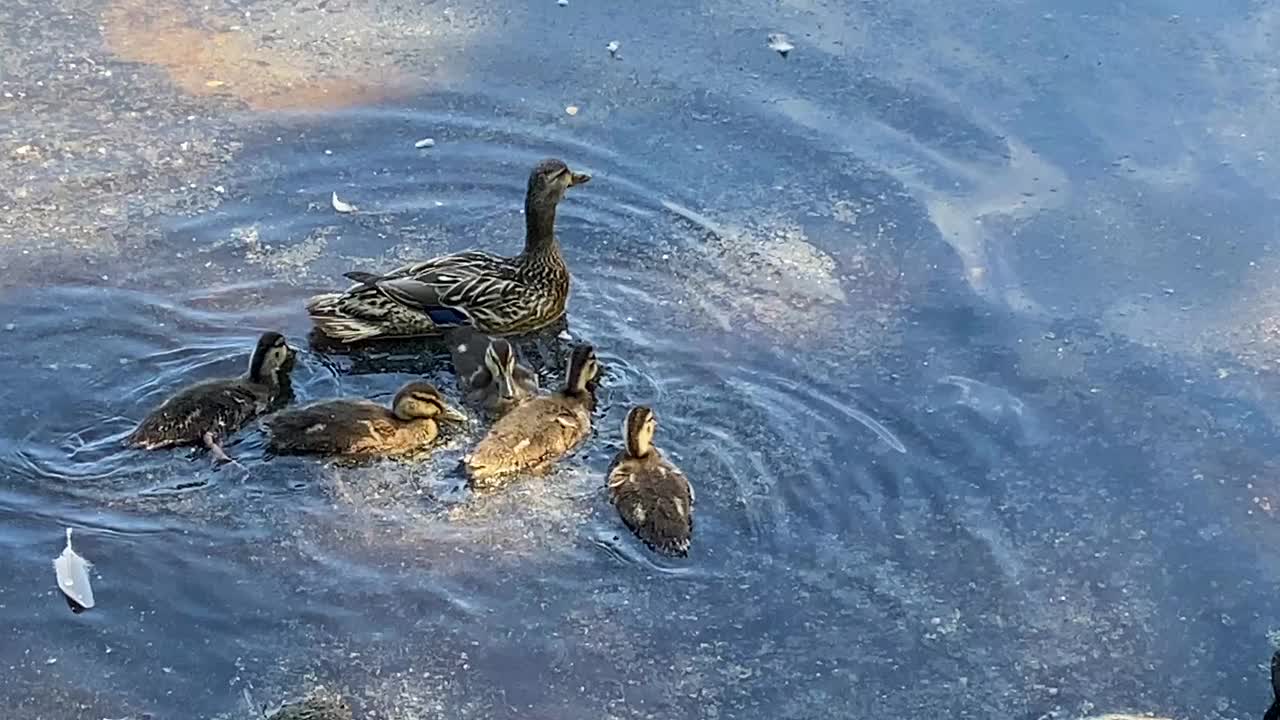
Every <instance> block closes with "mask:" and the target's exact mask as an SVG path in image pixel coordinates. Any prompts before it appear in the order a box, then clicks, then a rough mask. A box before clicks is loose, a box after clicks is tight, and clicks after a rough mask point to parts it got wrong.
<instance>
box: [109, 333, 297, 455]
mask: <svg viewBox="0 0 1280 720" xmlns="http://www.w3.org/2000/svg"><path fill="white" fill-rule="evenodd" d="M294 356H295V353H294V351H293V349H292V348H290V347H289V345H288V343H286V342H285V339H284V336H283V335H281V334H280V333H277V332H266V333H263V334H262V337H260V338H258V345H257V347H256V348H254V351H253V356H252V357H251V358H250V360H249V372H248V374H246V375H244V376H242V377H238V378H225V379H219V380H206V381H204V382H200V383H196V384H195V385H191V386H189V387H187V388H185V389H183V390H181V391H180V392H178V394H176V395H174V396H173V397H171V398H169V399H168V400H165V401H164V403H162V404H161V405H160V407H158V408H156V409H155V410H153V411H151V414H150V415H148V416H147V417H146V418H145V419H144V420H143V421H142V422H141V423H139V424H138V427H137V428H136V429H135V430H134V431H133V432H132V433H130V434H129V436H128V437H127V438H125V444H127V445H129V446H130V447H137V448H144V449H147V450H155V449H158V448H167V447H174V446H177V445H201V444H203V445H204V446H205V447H207V448H209V451H210V452H212V453H213V455H214V457H215V458H217V459H218V460H222V461H224V462H235V461H234V460H232V459H231V457H230V456H228V455H227V453H226V452H225V451H224V450H223V449H222V441H223V440H224V439H225V438H226V437H227V436H228V435H231V434H233V433H235V432H236V431H238V430H239V429H240V428H242V427H244V426H245V424H247V423H248V422H249V421H250V420H252V419H253V418H255V417H257V416H258V415H261V414H262V413H264V412H267V411H268V410H271V409H273V408H274V407H275V406H276V405H277V404H279V403H280V402H281V401H283V400H287V399H288V397H289V393H290V387H289V373H290V371H292V370H293V363H294Z"/></svg>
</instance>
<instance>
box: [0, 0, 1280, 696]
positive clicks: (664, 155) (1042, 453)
mask: <svg viewBox="0 0 1280 720" xmlns="http://www.w3.org/2000/svg"><path fill="white" fill-rule="evenodd" d="M937 5H938V4H937V3H926V2H917V1H915V0H911V1H908V2H899V3H894V4H890V5H881V6H877V5H874V4H868V3H847V4H838V3H822V2H806V1H801V0H795V1H791V0H788V1H787V2H783V3H760V2H750V1H749V2H746V3H742V2H736V3H721V2H715V1H712V2H707V3H700V4H695V5H689V4H687V3H658V4H657V5H654V4H648V5H645V6H644V7H643V8H641V7H639V6H637V7H635V8H624V7H614V6H612V5H609V4H602V3H589V2H585V0H571V2H570V4H569V5H568V6H566V7H558V6H557V5H556V3H555V2H554V1H553V0H547V1H546V2H541V1H540V2H537V3H532V4H529V5H528V6H527V7H518V8H517V7H514V6H513V7H511V8H507V7H496V6H494V7H490V6H483V5H481V4H473V3H463V4H459V5H452V4H447V3H438V2H437V3H420V4H395V3H392V4H387V3H374V2H364V0H350V1H349V2H346V1H344V2H337V0H334V1H333V2H327V1H326V0H321V2H310V1H307V2H302V3H298V4H288V3H280V2H278V0H256V1H249V2H232V1H226V2H217V3H213V4H210V5H205V4H195V3H192V4H179V3H172V2H170V3H159V4H157V3H141V2H136V0H65V1H64V2H59V3H56V4H54V5H52V6H49V5H47V4H45V3H34V2H23V1H21V0H20V1H19V2H17V3H10V4H8V5H6V6H5V8H4V9H2V10H0V38H3V40H4V42H5V44H6V52H5V53H3V54H2V55H3V56H2V57H0V93H2V95H0V154H3V156H4V157H5V158H6V161H5V163H4V167H2V168H0V247H2V248H3V250H2V252H0V269H3V270H4V273H3V277H0V325H2V326H3V329H2V330H0V338H3V339H4V340H5V347H6V348H7V351H6V352H4V353H3V354H0V379H3V381H4V382H0V407H4V408H6V409H7V412H6V413H4V414H3V415H0V553H2V554H3V556H4V557H5V558H7V561H6V563H5V565H4V568H5V570H6V572H5V573H4V579H3V581H0V625H2V626H5V627H8V628H10V629H9V630H7V631H6V634H5V637H6V641H5V642H2V643H0V667H2V668H4V669H5V677H6V680H5V682H4V683H2V684H0V703H3V704H4V705H6V706H8V707H9V708H11V711H10V715H11V716H13V717H21V718H49V719H53V718H95V719H97V718H120V717H129V718H134V717H156V718H170V717H175V718H176V717H248V716H249V711H248V708H246V707H245V703H244V699H243V696H244V692H245V690H248V691H249V693H250V695H251V696H252V697H253V698H254V700H255V702H258V703H261V704H274V703H275V702H278V701H279V700H280V699H282V698H284V697H286V696H291V695H297V694H300V693H302V692H305V691H306V690H307V689H309V688H311V687H314V686H317V685H323V686H325V687H328V688H330V689H333V690H336V691H338V692H341V693H343V694H345V695H346V696H347V697H349V698H350V699H351V700H352V704H353V705H354V706H355V708H356V710H357V717H366V718H387V719H399V718H406V719H407V718H517V717H518V718H557V719H558V720H573V719H577V718H582V719H584V720H585V719H587V718H591V719H593V720H595V719H598V718H645V717H663V718H677V717H679V718H686V717H687V718H797V719H799V718H813V717H839V718H846V717H847V718H871V717H886V718H917V717H933V716H942V715H946V716H949V717H971V718H993V717H1010V718H1026V719H1027V720H1035V719H1037V718H1046V717H1048V718H1059V717H1060V718H1068V717H1070V718H1074V717H1081V716H1087V715H1100V714H1103V713H1105V712H1133V713H1148V712H1149V713H1154V714H1157V715H1159V716H1168V717H1195V718H1223V719H1225V718H1246V717H1258V716H1260V715H1261V712H1262V710H1263V709H1264V708H1265V707H1266V705H1267V704H1268V703H1269V701H1270V697H1269V690H1268V684H1267V680H1266V675H1265V671H1264V667H1263V666H1264V664H1265V662H1266V660H1267V658H1268V656H1269V655H1270V652H1271V645H1270V640H1269V634H1270V633H1272V632H1274V631H1275V630H1276V629H1277V627H1276V623H1275V622H1274V621H1273V620H1272V617H1273V613H1274V607H1273V605H1274V598H1275V597H1276V590H1277V583H1278V582H1280V563H1278V562H1277V561H1276V559H1275V554H1274V553H1273V552H1272V548H1274V547H1275V545H1276V542H1277V540H1278V539H1280V537H1278V533H1277V526H1276V517H1275V512H1276V505H1277V502H1280V501H1277V499H1276V496H1277V492H1278V489H1277V487H1276V469H1277V463H1276V460H1275V457H1276V451H1277V449H1278V448H1280V432H1278V430H1277V427H1276V420H1277V417H1278V414H1280V403H1277V401H1276V399H1275V398H1276V394H1275V392H1274V390H1275V389H1276V387H1277V382H1276V380H1275V370H1276V365H1275V361H1274V357H1275V355H1276V350H1277V348H1278V347H1280V340H1278V338H1280V332H1278V331H1277V328H1278V327H1280V324H1277V322H1276V321H1275V320H1274V318H1275V316H1276V314H1277V310H1280V293H1278V292H1277V291H1276V287H1277V280H1278V279H1280V263H1278V262H1277V261H1278V260H1280V256H1278V255H1277V253H1276V250H1275V248H1274V242H1273V241H1274V238H1273V235H1274V232H1275V228H1276V226H1277V225H1276V220H1275V218H1276V217H1277V203H1276V199H1275V193H1274V190H1273V188H1274V187H1275V185H1276V181H1277V180H1280V164H1277V160H1278V159H1280V158H1278V157H1277V156H1276V154H1275V153H1274V150H1273V148H1274V146H1275V141H1276V140H1277V136H1276V129H1275V128H1276V125H1275V123H1274V122H1273V120H1274V108H1275V107H1276V102H1277V97H1278V96H1277V92H1280V85H1277V81H1276V73H1275V67H1274V64H1275V57H1276V54H1275V49H1276V48H1275V40H1274V35H1273V33H1272V31H1273V30H1274V29H1275V28H1276V26H1277V24H1278V23H1280V6H1278V5H1276V4H1275V3H1272V2H1250V3H1244V2H1230V3H1219V4H1216V5H1213V6H1212V7H1210V6H1209V5H1204V4H1200V3H1187V2H1175V1H1174V0H1167V1H1165V2H1149V3H1143V4H1139V5H1136V6H1134V5H1121V6H1116V5H1114V4H1113V3H1084V4H1078V5H1077V6H1073V7H1072V8H1071V9H1069V10H1063V9H1061V8H1058V7H1049V6H1047V5H1043V6H1037V5H1035V4H1022V5H1015V6H1010V5H1009V4H1008V3H996V2H983V1H982V0H976V1H972V2H965V3H959V4H952V5H949V6H946V7H938V6H937ZM778 31H782V32H786V33H788V34H789V35H790V36H791V38H792V41H793V42H794V43H795V45H796V46H797V47H796V49H795V50H793V51H792V52H791V53H790V54H789V56H788V57H787V58H785V59H784V58H782V57H780V56H779V55H778V54H776V53H774V52H772V51H771V50H769V49H768V48H767V47H766V46H765V38H766V36H767V35H768V33H770V32H778ZM613 40H616V41H618V42H619V43H620V50H619V52H618V57H617V58H612V57H611V56H610V54H609V52H608V51H606V49H605V45H606V44H607V43H609V42H610V41H613ZM570 105H573V106H576V107H578V108H579V110H578V112H577V114H574V115H570V114H568V113H566V112H565V108H566V107H567V106H570ZM424 137H432V138H434V139H435V140H436V144H435V146H434V147H432V148H430V149H426V150H420V149H415V148H414V142H415V141H416V140H418V139H420V138H424ZM544 156H556V157H561V158H563V159H565V160H566V161H567V162H568V163H569V164H570V165H571V166H573V167H574V168H575V169H582V170H585V171H588V172H590V173H592V174H593V175H594V179H593V181H592V182H591V184H590V185H588V186H586V187H583V188H580V189H574V190H573V191H571V193H570V196H569V198H568V199H567V200H566V201H565V203H564V204H563V205H562V207H561V210H560V214H559V218H560V221H559V235H560V238H561V242H562V244H563V246H564V252H565V255H566V257H567V260H568V262H569V264H570V267H571V269H572V271H573V273H574V283H575V284H574V290H573V296H572V299H571V302H570V310H569V328H570V331H571V332H572V334H573V335H574V336H576V337H579V338H583V339H587V340H590V341H591V342H593V343H595V344H596V346H597V347H598V348H599V351H600V353H601V356H602V358H603V360H604V361H605V362H606V364H607V367H608V372H607V376H606V378H605V381H604V386H603V391H602V399H603V402H602V404H601V408H600V410H599V412H598V413H597V416H596V428H597V430H596V434H595V437H594V438H593V439H592V440H591V442H590V443H589V444H588V445H587V446H586V447H585V448H584V449H583V450H582V451H581V452H580V453H578V454H577V455H576V456H575V457H573V459H572V460H571V461H569V462H567V463H565V465H564V467H563V468H561V469H560V470H559V471H557V472H556V473H555V474H554V475H552V476H551V477H549V478H546V479H539V480H530V481H527V482H522V483H519V484H517V485H516V486H514V487H512V488H511V489H510V490H509V491H506V492H502V493H498V494H495V495H491V496H485V497H473V496H471V495H470V494H469V493H467V492H466V491H465V490H462V489H460V488H459V485H458V480H457V478H456V476H455V474H454V472H453V466H454V464H455V463H456V461H457V459H458V457H459V456H460V455H461V454H462V453H463V452H464V451H465V449H466V447H467V446H468V443H469V442H470V441H471V438H468V437H465V436H460V437H454V438H451V439H450V440H449V441H448V442H446V444H445V445H444V446H443V447H442V448H441V449H440V450H439V451H438V452H437V453H436V454H435V455H434V456H433V457H431V458H429V459H426V460H423V461H420V462H415V463H394V462H384V463H374V464H368V465H360V466H345V465H339V464H333V463H324V462H317V461H314V460H308V459H300V458H274V459H267V458H265V457H264V447H263V443H262V437H261V434H260V432H259V431H258V430H256V429H251V430H249V431H247V432H245V433H243V434H241V435H240V436H238V437H237V439H236V441H235V442H234V443H232V445H231V446H230V447H229V451H230V452H232V453H233V454H234V455H236V456H237V458H238V459H239V460H240V461H241V462H242V463H243V464H244V465H245V466H246V467H247V472H243V473H242V472H240V471H238V470H236V469H235V468H231V467H224V468H221V469H214V468H213V467H212V466H211V464H210V462H209V459H208V457H207V456H206V455H204V454H201V453H192V452H187V451H178V452H172V453H151V454H138V453H134V452H128V451H124V450H122V449H121V448H120V446H119V439H120V438H121V437H122V436H123V435H124V434H125V433H126V432H127V431H128V430H129V429H130V428H131V427H132V424H133V423H134V422H136V421H137V420H138V419H139V418H140V417H141V416H142V415H143V414H144V413H145V412H146V411H147V410H148V409H149V408H150V407H152V406H153V405H154V404H155V403H157V402H159V400H160V399H161V398H163V397H164V396H165V395H166V394H168V393H170V392H172V391H173V390H174V389H176V388H178V387H180V386H181V385H183V384H185V383H187V382H190V381H192V380H195V379H199V378H204V377H211V376H218V375H229V374H233V373H238V372H240V371H241V370H242V368H243V367H244V365H245V363H247V357H248V351H249V349H250V348H251V346H252V343H253V341H254V339H255V338H256V336H257V334H258V333H259V332H260V331H262V330H264V329H279V330H281V331H283V332H285V333H286V334H287V335H288V336H289V338H290V339H291V341H292V342H294V344H295V345H298V346H299V347H300V348H301V349H302V350H303V352H302V353H301V356H300V359H299V367H298V370H297V371H296V372H295V376H294V377H295V390H296V392H297V395H298V398H299V400H301V401H307V400H313V399H318V398H323V397H329V396H333V395H338V394H344V395H361V396H367V397H376V398H388V397H389V396H390V394H391V393H393V392H394V391H395V389H396V388H397V387H399V386H400V385H401V384H402V383H403V382H404V381H405V380H406V379H407V378H409V377H413V376H416V375H417V374H419V373H421V374H425V375H427V376H428V377H430V378H433V379H434V380H435V381H436V382H438V383H439V384H440V385H441V386H442V387H445V388H446V389H447V390H448V391H449V392H453V384H452V382H453V381H452V378H451V376H450V375H449V374H448V373H447V371H446V370H445V366H444V365H443V363H442V359H441V357H439V356H437V355H433V354H432V353H431V352H430V351H429V349H428V350H422V349H420V348H419V349H410V350H408V351H405V350H403V349H400V350H397V353H399V355H398V356H397V357H391V358H387V357H382V356H379V357H375V358H373V359H369V358H363V359H362V358H360V357H352V356H329V355H325V354H323V353H319V352H316V351H314V350H313V349H311V348H310V347H309V345H308V342H307V334H308V331H309V324H308V322H307V319H306V317H305V314H304V313H303V311H302V303H303V301H304V300H305V298H306V297H307V296H309V295H310V294H313V293H314V292H317V291H321V290H326V289H330V288H333V287H341V286H342V285H343V284H344V283H345V281H342V280H341V274H342V273H343V272H345V271H347V270H352V269H364V270H376V269H379V268H386V267H390V266H392V265H394V264H397V263H398V262H400V261H403V260H407V259H413V258H425V257H430V256H432V255H435V254H438V253H440V252H445V251H450V250H458V249H464V248H468V247H483V248H486V249H493V250H498V251H514V250H515V249H516V248H518V247H519V243H520V239H521V230H522V227H523V225H522V221H521V218H520V214H519V211H520V207H521V194H522V192H523V187H524V182H525V177H526V174H527V172H528V169H529V168H530V167H531V166H532V165H533V163H534V162H536V161H537V160H538V159H540V158H542V157H544ZM335 191H336V192H337V193H338V194H339V195H340V196H341V197H342V198H343V199H345V200H348V201H349V202H352V203H354V204H356V205H357V206H359V208H360V212H358V213H356V214H353V215H339V214H336V213H334V212H333V210H332V209H331V208H330V206H329V195H330V193H332V192H335ZM387 369H391V370H393V371H392V372H380V370H387ZM552 371H553V372H554V369H552ZM640 402H643V403H649V404H652V405H653V406H654V407H655V408H656V410H657V412H658V415H659V418H660V423H661V425H660V430H659V436H658V442H659V444H660V445H661V446H662V447H663V448H664V449H666V450H667V451H668V453H669V454H670V455H671V456H673V457H674V458H676V459H677V461H678V462H679V463H680V464H681V466H682V467H683V468H684V469H685V471H686V472H687V474H688V475H689V476H690V478H691V479H692V480H693V482H694V484H695V485H696V488H697V497H698V506H697V528H696V533H695V539H694V548H693V552H692V553H691V555H690V557H689V558H688V559H685V560H679V561H673V560H665V559H660V558H657V557H656V556H654V555H652V554H650V553H649V552H648V551H646V550H645V549H644V548H643V547H641V546H639V545H638V544H637V543H636V542H635V541H633V539H632V538H631V536H630V535H629V534H628V533H626V532H625V529H624V528H623V527H622V526H621V524H620V522H619V521H618V520H617V518H616V516H615V515H614V513H613V511H612V509H611V508H610V507H609V506H608V504H607V501H606V498H605V495H604V493H603V477H602V475H603V471H604V469H605V467H606V465H607V463H608V460H609V458H610V457H611V456H612V454H613V453H614V452H615V451H616V449H617V447H618V445H619V442H620V438H619V426H620V424H621V422H622V418H623V416H624V414H625V412H626V409H627V407H628V406H630V405H631V404H634V403H640ZM64 526H73V527H75V528H77V535H76V537H77V541H76V547H77V549H78V550H79V551H80V552H81V553H82V554H83V555H85V556H86V557H88V558H89V559H90V560H92V561H93V562H94V563H95V571H94V572H95V574H94V584H95V591H96V594H97V599H98V607H97V608H95V609H94V610H92V611H90V612H86V613H83V614H79V615H75V614H72V613H70V612H69V611H68V609H67V607H66V605H65V604H64V603H63V602H62V600H61V598H60V597H59V595H58V593H57V590H56V588H55V587H54V583H53V572H52V568H51V564H50V561H51V560H52V558H53V557H54V556H56V555H57V554H58V552H60V550H61V548H62V543H63V527H64Z"/></svg>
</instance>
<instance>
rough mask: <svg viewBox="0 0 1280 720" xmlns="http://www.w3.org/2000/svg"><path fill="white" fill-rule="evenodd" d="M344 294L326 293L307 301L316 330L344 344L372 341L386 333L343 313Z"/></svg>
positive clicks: (378, 327)
mask: <svg viewBox="0 0 1280 720" xmlns="http://www.w3.org/2000/svg"><path fill="white" fill-rule="evenodd" d="M344 297H345V296H344V294H343V293H326V294H324V295H316V296H314V297H312V298H311V299H310V300H307V314H308V315H310V316H311V322H312V323H314V324H315V326H316V329H317V330H319V331H320V332H321V333H323V334H324V335H325V336H326V337H328V338H330V339H332V340H337V341H338V342H342V343H355V342H361V341H363V340H372V339H373V338H376V337H380V336H381V335H383V334H384V333H385V327H384V326H382V325H379V324H376V323H371V322H368V321H367V320H363V319H361V318H357V317H352V316H350V315H348V314H347V313H346V312H344V311H343V308H342V306H341V302H342V300H343V299H344Z"/></svg>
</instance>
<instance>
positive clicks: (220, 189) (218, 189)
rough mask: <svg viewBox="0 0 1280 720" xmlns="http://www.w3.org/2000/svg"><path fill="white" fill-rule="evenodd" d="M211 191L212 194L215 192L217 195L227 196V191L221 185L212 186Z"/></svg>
mask: <svg viewBox="0 0 1280 720" xmlns="http://www.w3.org/2000/svg"><path fill="white" fill-rule="evenodd" d="M213 191H214V192H216V193H218V194H219V195H226V194H227V189H226V188H224V187H222V186H221V185H214V186H213Z"/></svg>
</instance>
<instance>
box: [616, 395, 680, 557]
mask: <svg viewBox="0 0 1280 720" xmlns="http://www.w3.org/2000/svg"><path fill="white" fill-rule="evenodd" d="M657 429H658V417H657V416H656V415H654V413H653V410H652V409H650V408H648V407H646V406H644V405H637V406H636V407H633V408H631V411H630V412H628V413H627V419H626V421H625V422H623V424H622V436H623V438H624V439H625V440H626V442H625V445H624V447H623V449H622V450H621V451H620V452H619V453H618V455H617V456H616V457H615V458H614V459H613V462H612V463H610V465H609V473H608V485H609V500H610V501H611V502H612V503H613V506H614V507H615V508H617V510H618V515H620V516H622V522H624V523H626V525H627V527H629V528H631V532H633V533H635V534H636V536H637V537H639V538H640V539H641V540H643V541H644V542H645V544H646V545H648V546H649V547H651V548H653V549H654V550H657V551H658V552H661V553H664V554H666V555H674V556H683V555H687V554H688V552H689V542H690V540H691V539H692V536H693V501H694V497H693V486H692V485H690V484H689V480H688V478H686V477H685V476H684V473H682V472H680V468H678V467H676V466H675V465H672V464H671V461H669V460H667V459H666V458H665V457H663V456H662V451H660V450H658V448H656V447H654V446H653V434H654V432H655V431H657Z"/></svg>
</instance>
